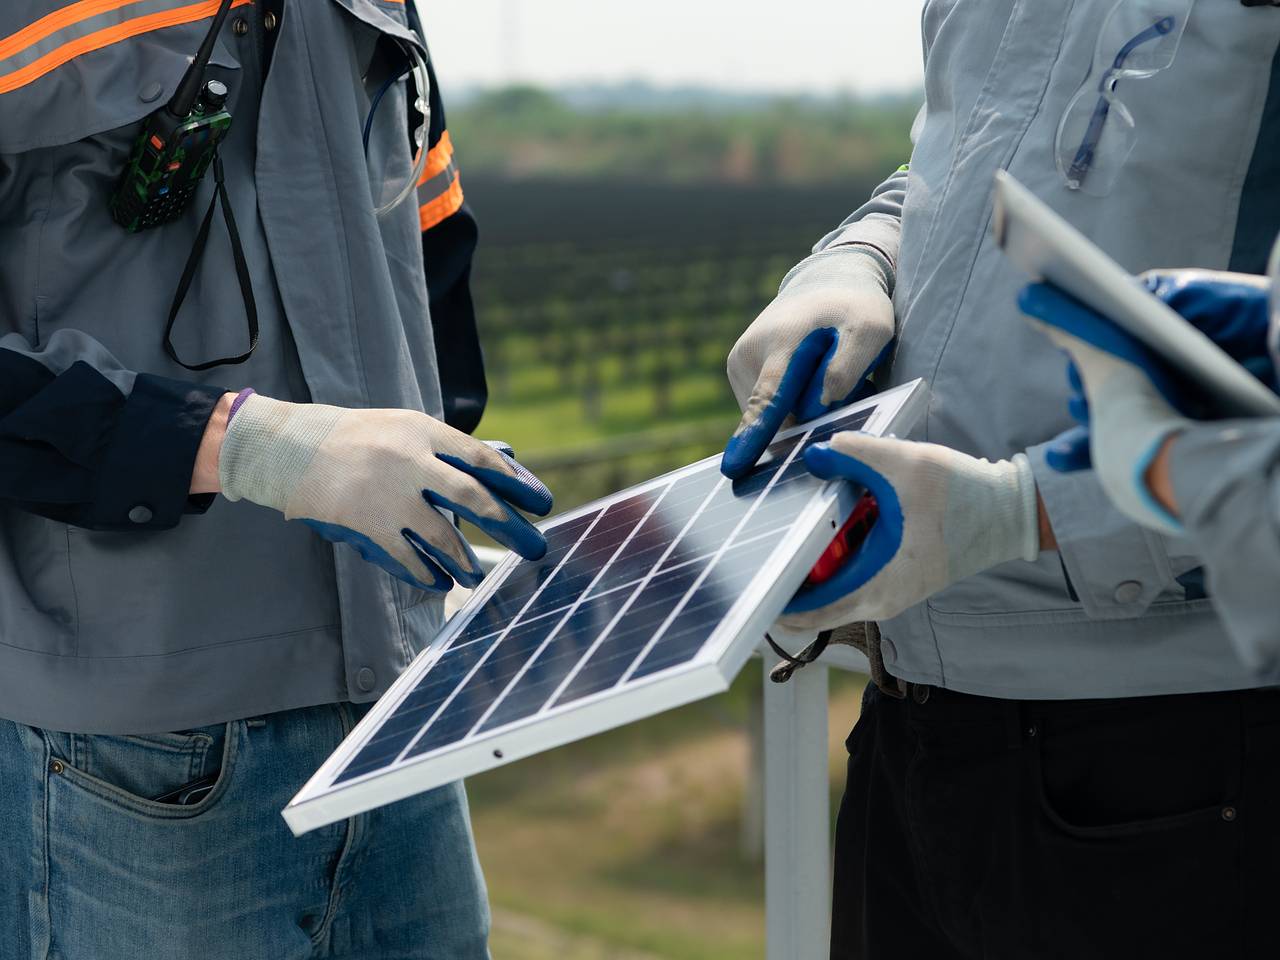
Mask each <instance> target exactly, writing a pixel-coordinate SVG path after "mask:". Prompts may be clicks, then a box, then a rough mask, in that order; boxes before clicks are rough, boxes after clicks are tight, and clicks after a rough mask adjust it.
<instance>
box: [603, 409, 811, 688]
mask: <svg viewBox="0 0 1280 960" xmlns="http://www.w3.org/2000/svg"><path fill="white" fill-rule="evenodd" d="M812 432H813V431H812V430H808V431H806V432H805V433H804V434H803V435H802V436H800V437H799V438H798V439H797V440H796V442H795V445H794V446H793V447H792V448H791V450H790V452H788V453H787V457H786V459H785V460H784V461H783V462H782V464H781V465H780V466H779V467H778V469H777V470H776V471H775V472H774V474H773V476H772V477H770V478H769V482H768V483H767V484H765V488H764V489H763V490H761V491H760V495H759V496H757V497H756V498H755V499H754V500H752V501H751V506H750V507H748V508H747V512H746V513H744V514H743V515H742V519H741V520H739V521H738V523H737V525H736V526H735V527H734V528H733V532H732V533H730V534H729V536H727V537H725V541H724V543H722V544H721V545H720V549H719V550H717V551H716V552H715V556H714V557H712V559H711V562H710V563H708V564H707V566H706V568H705V569H704V570H703V571H702V573H700V574H698V579H697V580H695V581H694V582H693V586H691V587H690V588H689V589H688V590H686V591H685V594H684V596H683V597H681V598H680V600H679V602H677V603H676V605H675V607H674V608H673V609H672V610H671V612H670V613H669V614H667V619H665V620H663V621H662V625H661V626H660V627H658V629H657V630H655V631H654V634H653V636H652V637H650V638H649V642H648V643H646V644H645V645H644V649H643V650H641V651H640V653H639V654H637V655H636V658H635V659H634V660H632V661H631V666H629V667H628V668H627V672H626V673H624V674H623V675H622V679H621V680H619V681H618V682H617V683H616V684H614V687H620V686H622V685H623V684H624V683H626V682H627V681H628V680H630V679H631V677H632V675H634V674H635V672H636V670H638V669H639V668H640V664H642V663H644V659H645V657H647V656H648V655H649V652H650V651H651V650H652V649H653V648H654V647H655V646H657V644H658V641H659V640H661V639H662V635H663V634H664V633H666V632H667V629H668V628H669V627H670V626H671V624H672V623H673V622H674V621H675V619H676V617H678V616H680V611H681V610H683V609H684V608H685V606H686V605H687V604H688V603H689V600H690V598H691V597H692V596H693V595H694V594H695V593H696V592H697V591H698V588H699V587H701V586H702V584H703V582H704V581H705V580H706V579H707V577H708V576H709V575H710V573H711V571H712V570H714V569H715V566H716V564H717V563H719V562H720V558H721V557H722V556H724V552H725V551H726V550H728V549H729V546H730V544H732V543H733V538H734V537H736V536H737V535H738V531H740V530H741V529H742V527H743V525H744V524H745V523H746V522H747V521H748V520H750V519H751V515H752V514H753V513H755V512H756V509H757V508H758V507H759V506H760V504H762V503H763V502H764V499H765V497H767V496H769V491H771V490H772V489H773V487H774V484H776V483H777V482H778V478H779V477H781V476H782V475H783V474H784V473H785V472H786V470H787V468H788V467H789V466H791V463H792V461H794V460H795V458H796V454H798V453H799V452H800V450H801V449H803V447H804V442H805V440H807V439H808V437H809V434H810V433H812ZM721 482H723V481H721Z"/></svg>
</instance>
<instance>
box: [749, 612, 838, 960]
mask: <svg viewBox="0 0 1280 960" xmlns="http://www.w3.org/2000/svg"><path fill="white" fill-rule="evenodd" d="M774 639H775V640H777V641H778V643H779V644H780V645H781V646H782V647H783V649H788V650H801V649H803V648H804V647H805V646H806V645H807V644H808V643H810V642H812V640H813V639H814V638H813V637H807V638H806V637H798V638H797V637H794V636H787V637H785V638H784V637H780V636H778V635H777V634H775V635H774ZM763 656H764V782H765V803H764V809H765V843H764V849H765V942H766V953H767V956H768V960H826V958H827V955H828V953H829V951H830V947H829V942H830V907H831V879H830V876H831V866H830V858H831V836H830V800H829V798H828V793H827V791H828V785H827V668H826V667H825V666H824V665H823V664H822V663H821V662H819V663H812V664H810V665H809V666H807V667H804V668H803V669H800V670H797V671H796V672H795V675H794V676H792V678H791V679H790V681H788V682H787V683H774V682H773V681H771V680H770V679H769V671H770V670H771V669H773V666H774V665H775V664H776V663H778V658H777V656H776V655H775V654H774V653H773V651H772V650H769V649H765V650H764V651H763Z"/></svg>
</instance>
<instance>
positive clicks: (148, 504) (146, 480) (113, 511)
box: [87, 374, 227, 530]
mask: <svg viewBox="0 0 1280 960" xmlns="http://www.w3.org/2000/svg"><path fill="white" fill-rule="evenodd" d="M226 392H227V391H226V390H225V389H224V388H222V387H215V386H204V385H200V384H193V383H185V382H182V381H179V380H168V379H166V378H164V377H154V376H150V375H149V374H140V375H139V376H138V377H137V379H136V380H135V381H134V386H133V392H132V393H131V394H130V395H129V399H128V400H126V401H125V404H124V407H123V408H122V409H121V411H120V415H119V418H118V419H117V421H116V425H115V429H114V430H113V431H112V435H111V443H110V445H109V446H108V448H107V450H106V453H105V454H104V456H103V458H102V462H101V464H100V468H99V472H98V480H97V484H96V490H95V495H94V498H93V506H92V507H91V510H90V515H89V517H88V524H87V525H88V526H91V527H93V528H94V529H98V530H147V529H153V530H162V529H166V528H168V527H173V526H176V525H177V523H178V521H179V520H180V519H181V518H182V515H183V514H184V513H187V512H198V513H202V512H204V510H205V509H208V506H209V503H211V502H212V498H206V497H203V496H200V497H192V496H189V491H190V489H191V471H192V468H193V467H194V465H195V460H196V451H197V450H198V449H199V448H200V441H201V440H202V439H203V438H204V431H205V426H206V425H207V424H208V422H209V418H210V417H211V416H212V415H213V408H214V407H215V406H216V405H217V403H218V400H219V399H220V398H221V397H222V395H223V394H224V393H226Z"/></svg>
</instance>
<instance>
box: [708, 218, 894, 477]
mask: <svg viewBox="0 0 1280 960" xmlns="http://www.w3.org/2000/svg"><path fill="white" fill-rule="evenodd" d="M892 282H893V271H892V267H891V265H890V264H889V263H888V262H887V261H886V260H885V259H884V258H883V257H882V256H881V255H880V253H879V252H878V251H877V250H876V249H875V248H874V247H869V246H866V245H864V244H845V245H840V246H835V247H830V248H828V249H827V250H823V251H822V252H820V253H816V254H814V255H813V256H811V257H809V258H808V259H807V260H804V261H803V262H801V263H800V264H799V265H798V266H796V268H795V269H794V270H792V271H791V273H789V274H787V276H786V278H785V279H784V280H783V281H782V287H781V289H780V291H779V293H778V296H777V297H776V298H774V300H773V302H772V303H770V304H769V305H768V306H767V307H765V308H764V311H763V312H762V313H761V314H760V316H758V317H757V318H756V319H755V320H754V321H753V322H752V324H751V326H749V327H748V328H747V330H746V332H745V333H743V335H742V336H741V337H740V338H738V342H737V343H736V344H734V346H733V350H732V351H730V353H729V363H728V369H729V383H730V385H731V386H732V387H733V393H734V396H735V397H737V400H738V406H739V407H741V408H742V410H743V415H742V421H741V422H740V423H739V424H738V428H737V430H735V431H734V434H733V437H732V438H731V439H730V440H729V443H728V445H727V446H726V447H725V449H724V459H723V460H722V462H721V466H720V469H721V470H722V471H723V472H724V474H725V476H728V477H731V478H735V479H736V478H738V477H741V476H743V475H744V474H746V473H747V471H749V470H750V469H751V468H752V467H753V466H754V465H755V463H756V461H757V460H759V459H760V456H761V455H762V454H763V453H764V451H765V448H767V447H768V446H769V442H770V441H771V440H772V439H773V437H774V434H776V433H777V432H778V430H779V428H781V427H782V426H783V424H784V422H785V421H786V420H787V419H788V418H789V417H791V416H795V417H797V418H799V419H800V420H811V419H813V418H814V417H817V416H820V415H821V414H823V413H826V412H827V411H829V410H832V409H834V408H835V407H838V406H842V405H843V404H845V403H848V402H849V401H850V400H852V399H853V398H854V396H855V395H856V394H857V392H858V390H859V388H860V387H862V386H863V384H864V383H865V382H866V379H867V375H868V374H869V373H870V372H871V371H872V370H874V369H875V367H876V366H877V365H878V364H879V363H880V361H881V360H883V359H884V357H885V356H886V355H887V354H888V351H889V344H890V342H891V341H892V340H893V333H894V322H893V300H892V296H891V291H892Z"/></svg>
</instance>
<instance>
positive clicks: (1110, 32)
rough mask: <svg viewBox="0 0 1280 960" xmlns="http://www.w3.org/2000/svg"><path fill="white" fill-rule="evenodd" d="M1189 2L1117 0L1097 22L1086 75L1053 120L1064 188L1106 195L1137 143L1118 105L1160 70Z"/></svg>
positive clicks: (1174, 48)
mask: <svg viewBox="0 0 1280 960" xmlns="http://www.w3.org/2000/svg"><path fill="white" fill-rule="evenodd" d="M1194 4H1195V0H1120V2H1119V3H1117V4H1116V5H1115V6H1114V7H1113V8H1112V9H1111V12H1110V13H1109V14H1107V18H1106V20H1105V21H1103V24H1102V30H1101V32H1100V33H1099V34H1098V43H1097V46H1096V47H1095V49H1094V53H1093V65H1092V67H1091V68H1090V70H1089V76H1088V78H1087V79H1086V80H1085V82H1084V84H1083V85H1082V86H1081V87H1080V89H1079V90H1078V91H1076V94H1075V96H1074V97H1072V98H1071V103H1070V104H1069V105H1068V106H1067V109H1066V112H1064V113H1063V115H1062V122H1061V123H1059V124H1058V136H1057V142H1056V145H1055V153H1056V157H1057V163H1058V171H1059V172H1060V173H1061V174H1062V177H1063V179H1064V180H1065V181H1066V184H1067V189H1069V190H1079V191H1081V192H1083V193H1088V194H1091V195H1093V196H1098V197H1102V196H1106V195H1107V194H1108V193H1110V192H1111V188H1112V187H1113V186H1114V185H1115V182H1116V178H1117V176H1118V175H1119V173H1120V170H1121V168H1123V167H1124V164H1125V161H1126V160H1128V159H1129V154H1130V153H1131V152H1132V151H1133V146H1134V144H1135V143H1136V142H1137V136H1138V122H1137V120H1136V119H1135V118H1134V115H1133V113H1132V111H1130V110H1129V108H1128V107H1127V106H1125V103H1124V93H1125V90H1126V89H1127V87H1128V85H1129V84H1130V83H1131V82H1132V81H1135V80H1139V79H1142V78H1144V77H1150V76H1153V75H1154V74H1157V73H1159V72H1160V71H1161V70H1166V69H1168V67H1169V66H1170V64H1172V63H1173V58H1174V55H1175V54H1176V53H1177V52H1178V42H1179V41H1180V40H1181V39H1182V33H1183V30H1185V29H1186V25H1187V19H1188V17H1189V16H1190V15H1191V8H1192V6H1193V5H1194Z"/></svg>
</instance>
